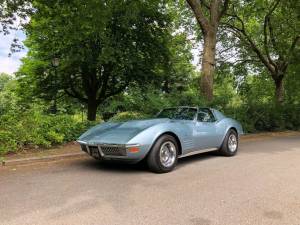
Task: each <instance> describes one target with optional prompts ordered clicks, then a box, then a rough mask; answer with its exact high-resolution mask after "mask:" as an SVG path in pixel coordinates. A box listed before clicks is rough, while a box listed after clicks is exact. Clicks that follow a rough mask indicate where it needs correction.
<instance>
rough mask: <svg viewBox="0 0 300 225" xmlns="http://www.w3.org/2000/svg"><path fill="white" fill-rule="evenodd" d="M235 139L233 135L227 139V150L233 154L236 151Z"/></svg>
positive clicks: (236, 143)
mask: <svg viewBox="0 0 300 225" xmlns="http://www.w3.org/2000/svg"><path fill="white" fill-rule="evenodd" d="M237 145H238V142H237V137H236V135H234V134H230V136H229V138H228V148H229V150H230V151H231V152H235V151H236V149H237Z"/></svg>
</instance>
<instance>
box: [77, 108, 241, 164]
mask: <svg viewBox="0 0 300 225" xmlns="http://www.w3.org/2000/svg"><path fill="white" fill-rule="evenodd" d="M195 109H197V110H198V111H199V108H195ZM202 109H203V108H202ZM205 109H207V110H209V111H210V112H211V113H212V115H213V117H214V120H213V121H210V122H199V121H198V119H197V116H198V111H197V116H196V117H195V118H194V119H192V120H179V119H168V118H156V119H148V120H132V121H128V122H124V123H113V122H107V123H103V124H100V125H98V126H96V127H94V128H92V129H90V130H88V131H87V132H86V133H84V134H83V135H81V136H80V138H79V139H78V142H79V143H80V144H81V146H82V148H83V150H84V151H86V152H88V153H89V154H91V155H93V154H92V153H91V149H98V150H99V152H100V153H99V157H97V155H93V156H94V157H95V158H101V159H112V160H113V159H116V160H124V161H131V162H138V161H140V160H142V159H143V158H145V157H146V156H147V154H148V153H149V152H150V150H151V148H152V146H153V145H154V144H155V142H156V140H158V138H159V137H160V136H162V135H165V134H168V135H171V136H173V137H174V138H175V139H176V140H177V142H178V146H179V156H181V157H182V156H185V155H189V154H193V153H195V152H199V151H200V152H201V151H207V150H216V149H218V148H220V146H221V145H222V143H223V140H224V138H225V136H226V134H227V132H228V131H229V130H230V129H234V130H235V131H236V133H237V134H238V135H241V134H243V130H242V126H241V125H240V124H239V123H238V122H237V121H236V120H233V119H231V118H227V117H226V116H224V115H223V114H222V113H221V112H219V111H218V110H216V109H210V108H205ZM133 146H136V147H137V148H138V151H134V152H131V151H130V148H131V147H133ZM113 151H116V152H118V151H120V152H121V153H120V154H116V153H115V152H113ZM111 152H113V153H111Z"/></svg>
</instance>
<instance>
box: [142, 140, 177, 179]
mask: <svg viewBox="0 0 300 225" xmlns="http://www.w3.org/2000/svg"><path fill="white" fill-rule="evenodd" d="M177 159H178V144H177V141H176V140H175V138H174V137H173V136H170V135H163V136H161V137H160V138H159V139H158V140H157V141H156V142H155V144H154V146H153V147H152V149H151V151H150V153H149V155H148V157H147V164H148V167H149V169H150V170H151V171H153V172H156V173H167V172H170V171H172V170H173V169H174V168H175V166H176V164H177Z"/></svg>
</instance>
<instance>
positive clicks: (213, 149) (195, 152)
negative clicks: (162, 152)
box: [178, 148, 218, 158]
mask: <svg viewBox="0 0 300 225" xmlns="http://www.w3.org/2000/svg"><path fill="white" fill-rule="evenodd" d="M216 150H218V148H206V149H199V150H195V151H192V152H189V153H187V154H184V155H180V156H179V157H178V158H183V157H186V156H192V155H197V154H200V153H205V152H212V151H216Z"/></svg>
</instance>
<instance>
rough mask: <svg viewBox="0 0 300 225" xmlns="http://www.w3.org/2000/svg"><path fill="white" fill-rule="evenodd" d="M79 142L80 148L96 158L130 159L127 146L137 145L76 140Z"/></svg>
mask: <svg viewBox="0 0 300 225" xmlns="http://www.w3.org/2000/svg"><path fill="white" fill-rule="evenodd" d="M77 142H78V143H79V144H80V147H81V150H82V151H84V152H86V153H87V154H89V155H90V156H92V157H94V158H96V159H130V158H132V157H131V154H130V153H128V151H127V150H128V148H130V147H134V146H139V145H138V144H136V145H125V144H104V143H101V144H94V143H93V144H92V143H86V142H82V141H77ZM134 158H135V157H134Z"/></svg>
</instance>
